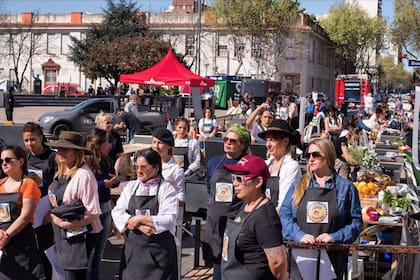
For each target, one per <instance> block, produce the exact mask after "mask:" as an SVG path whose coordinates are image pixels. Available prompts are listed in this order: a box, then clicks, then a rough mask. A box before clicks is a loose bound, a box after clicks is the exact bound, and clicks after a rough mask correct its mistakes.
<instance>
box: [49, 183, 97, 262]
mask: <svg viewBox="0 0 420 280" xmlns="http://www.w3.org/2000/svg"><path fill="white" fill-rule="evenodd" d="M68 183H69V180H67V179H66V178H65V177H64V176H62V177H60V178H58V179H55V180H54V181H53V182H52V183H51V185H50V188H49V193H48V195H49V196H54V197H55V200H56V201H57V205H58V206H60V205H61V204H62V203H63V196H64V191H65V190H66V187H67V185H68ZM52 224H53V230H54V237H55V242H56V243H55V244H56V250H57V263H58V265H59V266H60V267H62V268H63V269H66V270H82V269H87V268H88V263H89V256H90V253H91V252H92V249H93V246H92V245H94V244H95V242H94V241H93V240H94V239H95V238H97V234H91V233H89V234H80V235H78V236H76V237H73V238H72V239H68V238H67V235H66V234H67V232H66V230H65V229H63V228H60V227H59V226H57V225H56V224H54V223H52Z"/></svg>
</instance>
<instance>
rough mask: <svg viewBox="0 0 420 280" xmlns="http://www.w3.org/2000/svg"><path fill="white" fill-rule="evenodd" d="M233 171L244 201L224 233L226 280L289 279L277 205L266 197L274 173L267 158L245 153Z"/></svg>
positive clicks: (223, 271) (223, 261)
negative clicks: (270, 170) (268, 183)
mask: <svg viewBox="0 0 420 280" xmlns="http://www.w3.org/2000/svg"><path fill="white" fill-rule="evenodd" d="M223 167H224V168H225V169H226V170H228V171H230V172H232V181H233V186H234V189H235V193H236V196H237V197H238V198H239V199H242V200H243V201H244V204H243V206H242V208H241V209H240V211H239V212H238V213H237V215H236V216H235V217H234V218H233V219H228V221H227V225H226V230H225V233H224V236H223V249H222V264H221V269H222V279H226V280H228V279H241V280H247V279H249V280H251V279H252V280H258V279H261V280H270V279H288V273H287V258H286V252H285V248H284V246H283V237H282V234H281V224H280V220H279V217H278V215H277V213H276V210H275V208H274V204H273V203H272V202H271V201H270V200H269V199H268V198H267V197H266V196H265V188H266V183H267V179H268V177H269V176H270V173H269V171H268V168H267V166H266V165H265V164H264V160H263V159H262V158H260V157H258V156H252V155H247V156H244V157H243V158H242V159H241V160H240V161H239V162H238V163H237V164H235V165H226V164H225V165H223Z"/></svg>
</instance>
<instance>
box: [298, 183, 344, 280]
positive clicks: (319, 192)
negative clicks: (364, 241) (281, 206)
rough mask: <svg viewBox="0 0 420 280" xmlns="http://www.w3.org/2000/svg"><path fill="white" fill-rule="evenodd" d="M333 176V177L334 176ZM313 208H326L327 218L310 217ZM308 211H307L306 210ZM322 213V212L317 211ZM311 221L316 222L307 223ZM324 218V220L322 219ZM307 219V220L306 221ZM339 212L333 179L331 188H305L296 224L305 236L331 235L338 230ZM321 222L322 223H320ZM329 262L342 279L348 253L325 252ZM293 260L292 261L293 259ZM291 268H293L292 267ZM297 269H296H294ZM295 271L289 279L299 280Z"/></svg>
mask: <svg viewBox="0 0 420 280" xmlns="http://www.w3.org/2000/svg"><path fill="white" fill-rule="evenodd" d="M334 176H335V175H334ZM315 207H318V209H319V207H321V208H324V207H327V208H326V210H327V211H326V212H324V213H325V214H326V215H327V216H326V217H322V216H319V215H311V213H310V212H311V211H310V209H311V208H312V209H314V208H315ZM307 209H309V210H307ZM319 212H323V211H318V213H319ZM310 217H312V219H314V220H317V221H316V222H308V221H309V220H310V219H311V218H310ZM323 218H324V219H323ZM308 219H309V220H308ZM340 219H341V218H340V212H339V210H338V204H337V192H336V185H335V178H334V181H333V188H332V189H327V188H307V189H306V191H305V194H304V195H303V198H302V200H301V201H300V203H299V207H298V208H297V212H296V222H297V224H298V225H299V227H300V228H301V229H302V231H304V232H305V233H307V234H311V235H313V236H315V237H317V236H318V235H320V234H321V233H333V232H336V231H337V230H339V229H340V224H341V221H340ZM321 220H322V221H321ZM327 253H328V256H329V258H330V261H331V263H332V265H333V267H334V270H335V273H336V275H337V279H342V278H343V275H344V273H345V272H346V268H347V261H348V252H347V251H327ZM293 260H294V259H293ZM292 268H293V266H292ZM295 268H296V269H297V267H295ZM296 269H291V271H290V279H300V273H299V271H298V270H296Z"/></svg>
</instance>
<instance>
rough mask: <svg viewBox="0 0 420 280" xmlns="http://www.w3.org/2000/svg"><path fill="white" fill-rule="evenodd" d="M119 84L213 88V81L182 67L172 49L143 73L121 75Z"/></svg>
mask: <svg viewBox="0 0 420 280" xmlns="http://www.w3.org/2000/svg"><path fill="white" fill-rule="evenodd" d="M120 82H122V83H130V84H141V85H152V86H189V87H212V86H214V80H213V79H209V78H204V77H201V76H199V75H197V74H195V73H193V72H191V71H190V70H188V69H187V68H186V67H185V66H184V65H182V64H181V63H180V62H179V61H178V60H177V58H176V57H175V55H174V54H173V52H172V49H169V51H168V53H167V54H166V56H165V57H164V58H163V59H162V60H161V61H159V62H158V63H157V64H155V65H153V66H152V67H150V68H148V69H146V70H144V71H141V72H136V73H131V74H121V75H120Z"/></svg>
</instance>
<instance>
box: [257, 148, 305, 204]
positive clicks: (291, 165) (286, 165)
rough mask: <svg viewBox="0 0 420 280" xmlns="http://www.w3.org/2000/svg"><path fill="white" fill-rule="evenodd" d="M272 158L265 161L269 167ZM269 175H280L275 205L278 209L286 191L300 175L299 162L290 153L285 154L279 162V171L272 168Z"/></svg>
mask: <svg viewBox="0 0 420 280" xmlns="http://www.w3.org/2000/svg"><path fill="white" fill-rule="evenodd" d="M273 160H274V158H273V157H270V158H269V159H267V160H266V161H265V163H266V164H267V166H268V167H270V165H271V163H272V161H273ZM277 174H278V175H277ZM270 175H271V176H279V177H280V178H279V201H278V204H277V205H275V206H276V207H278V209H280V207H281V205H282V204H283V200H284V198H285V197H286V194H287V191H288V190H289V188H290V186H291V185H292V183H293V182H294V181H295V180H296V179H298V178H300V177H302V172H301V171H300V167H299V163H298V162H297V161H296V160H294V159H293V158H292V156H291V155H290V154H287V155H285V156H284V159H283V162H282V163H281V166H280V172H279V170H272V171H271V174H270Z"/></svg>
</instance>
